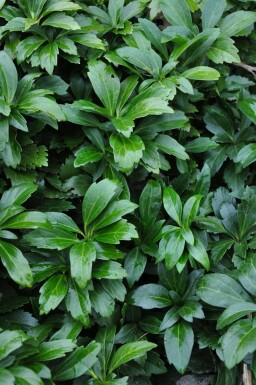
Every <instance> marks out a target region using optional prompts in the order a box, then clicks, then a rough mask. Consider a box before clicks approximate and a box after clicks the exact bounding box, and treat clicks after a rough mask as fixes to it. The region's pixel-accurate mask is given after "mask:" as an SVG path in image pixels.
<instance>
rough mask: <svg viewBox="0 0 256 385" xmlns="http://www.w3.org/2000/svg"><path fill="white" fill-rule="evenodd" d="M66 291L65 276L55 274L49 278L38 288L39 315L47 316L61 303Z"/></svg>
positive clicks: (66, 282)
mask: <svg viewBox="0 0 256 385" xmlns="http://www.w3.org/2000/svg"><path fill="white" fill-rule="evenodd" d="M67 291H68V281H67V278H66V277H65V275H63V274H57V275H54V276H53V277H51V278H49V279H48V280H47V281H46V282H45V283H44V284H43V286H42V287H41V288H40V290H39V292H40V297H39V304H40V314H41V315H42V314H48V313H49V312H50V311H51V310H54V309H56V307H57V306H58V305H59V304H60V303H61V301H62V300H63V298H64V297H65V295H66V294H67Z"/></svg>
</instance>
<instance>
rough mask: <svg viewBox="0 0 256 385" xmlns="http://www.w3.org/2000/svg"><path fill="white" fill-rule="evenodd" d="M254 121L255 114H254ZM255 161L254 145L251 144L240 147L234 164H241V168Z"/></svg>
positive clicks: (255, 149)
mask: <svg viewBox="0 0 256 385" xmlns="http://www.w3.org/2000/svg"><path fill="white" fill-rule="evenodd" d="M255 120H256V114H255ZM255 161H256V144H254V143H251V144H247V145H246V146H244V147H242V148H241V150H240V151H239V153H238V154H237V157H236V159H235V162H236V163H242V165H243V168H245V167H248V166H249V165H250V164H252V163H253V162H255Z"/></svg>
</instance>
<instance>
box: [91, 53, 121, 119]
mask: <svg viewBox="0 0 256 385" xmlns="http://www.w3.org/2000/svg"><path fill="white" fill-rule="evenodd" d="M88 67H89V72H88V77H89V79H90V81H91V83H92V86H93V89H94V91H95V93H96V95H97V96H98V98H99V99H100V100H101V102H102V104H103V105H104V107H105V108H106V109H107V111H108V113H109V114H110V115H111V116H113V115H114V112H115V109H116V105H117V101H118V97H119V93H120V81H119V79H118V77H117V75H116V74H115V72H114V70H113V69H112V68H111V67H110V66H106V64H105V63H103V62H101V61H96V60H93V61H90V62H89V63H88Z"/></svg>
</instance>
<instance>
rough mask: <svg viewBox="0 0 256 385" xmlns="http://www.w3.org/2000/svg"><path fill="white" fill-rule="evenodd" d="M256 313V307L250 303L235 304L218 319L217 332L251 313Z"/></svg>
mask: <svg viewBox="0 0 256 385" xmlns="http://www.w3.org/2000/svg"><path fill="white" fill-rule="evenodd" d="M255 312H256V305H255V304H254V303H250V302H242V303H234V304H233V305H231V306H229V307H228V308H227V309H226V310H224V312H223V313H222V314H221V316H220V317H219V318H218V322H217V327H216V328H217V330H218V329H223V328H224V327H225V326H227V325H230V324H231V323H233V322H234V321H237V320H238V319H239V318H242V317H245V316H247V315H248V314H250V313H255Z"/></svg>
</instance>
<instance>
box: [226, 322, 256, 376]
mask: <svg viewBox="0 0 256 385" xmlns="http://www.w3.org/2000/svg"><path fill="white" fill-rule="evenodd" d="M255 339H256V324H255V320H253V319H245V320H240V321H237V322H236V323H235V324H233V325H232V326H231V327H230V328H229V329H228V331H227V332H226V333H225V334H224V336H223V337H222V339H221V346H222V350H223V354H224V362H225V365H226V367H227V368H228V369H231V368H233V367H234V366H235V365H236V364H239V362H241V361H242V360H243V359H244V358H245V356H246V355H247V354H248V353H252V352H254V351H255Z"/></svg>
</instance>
